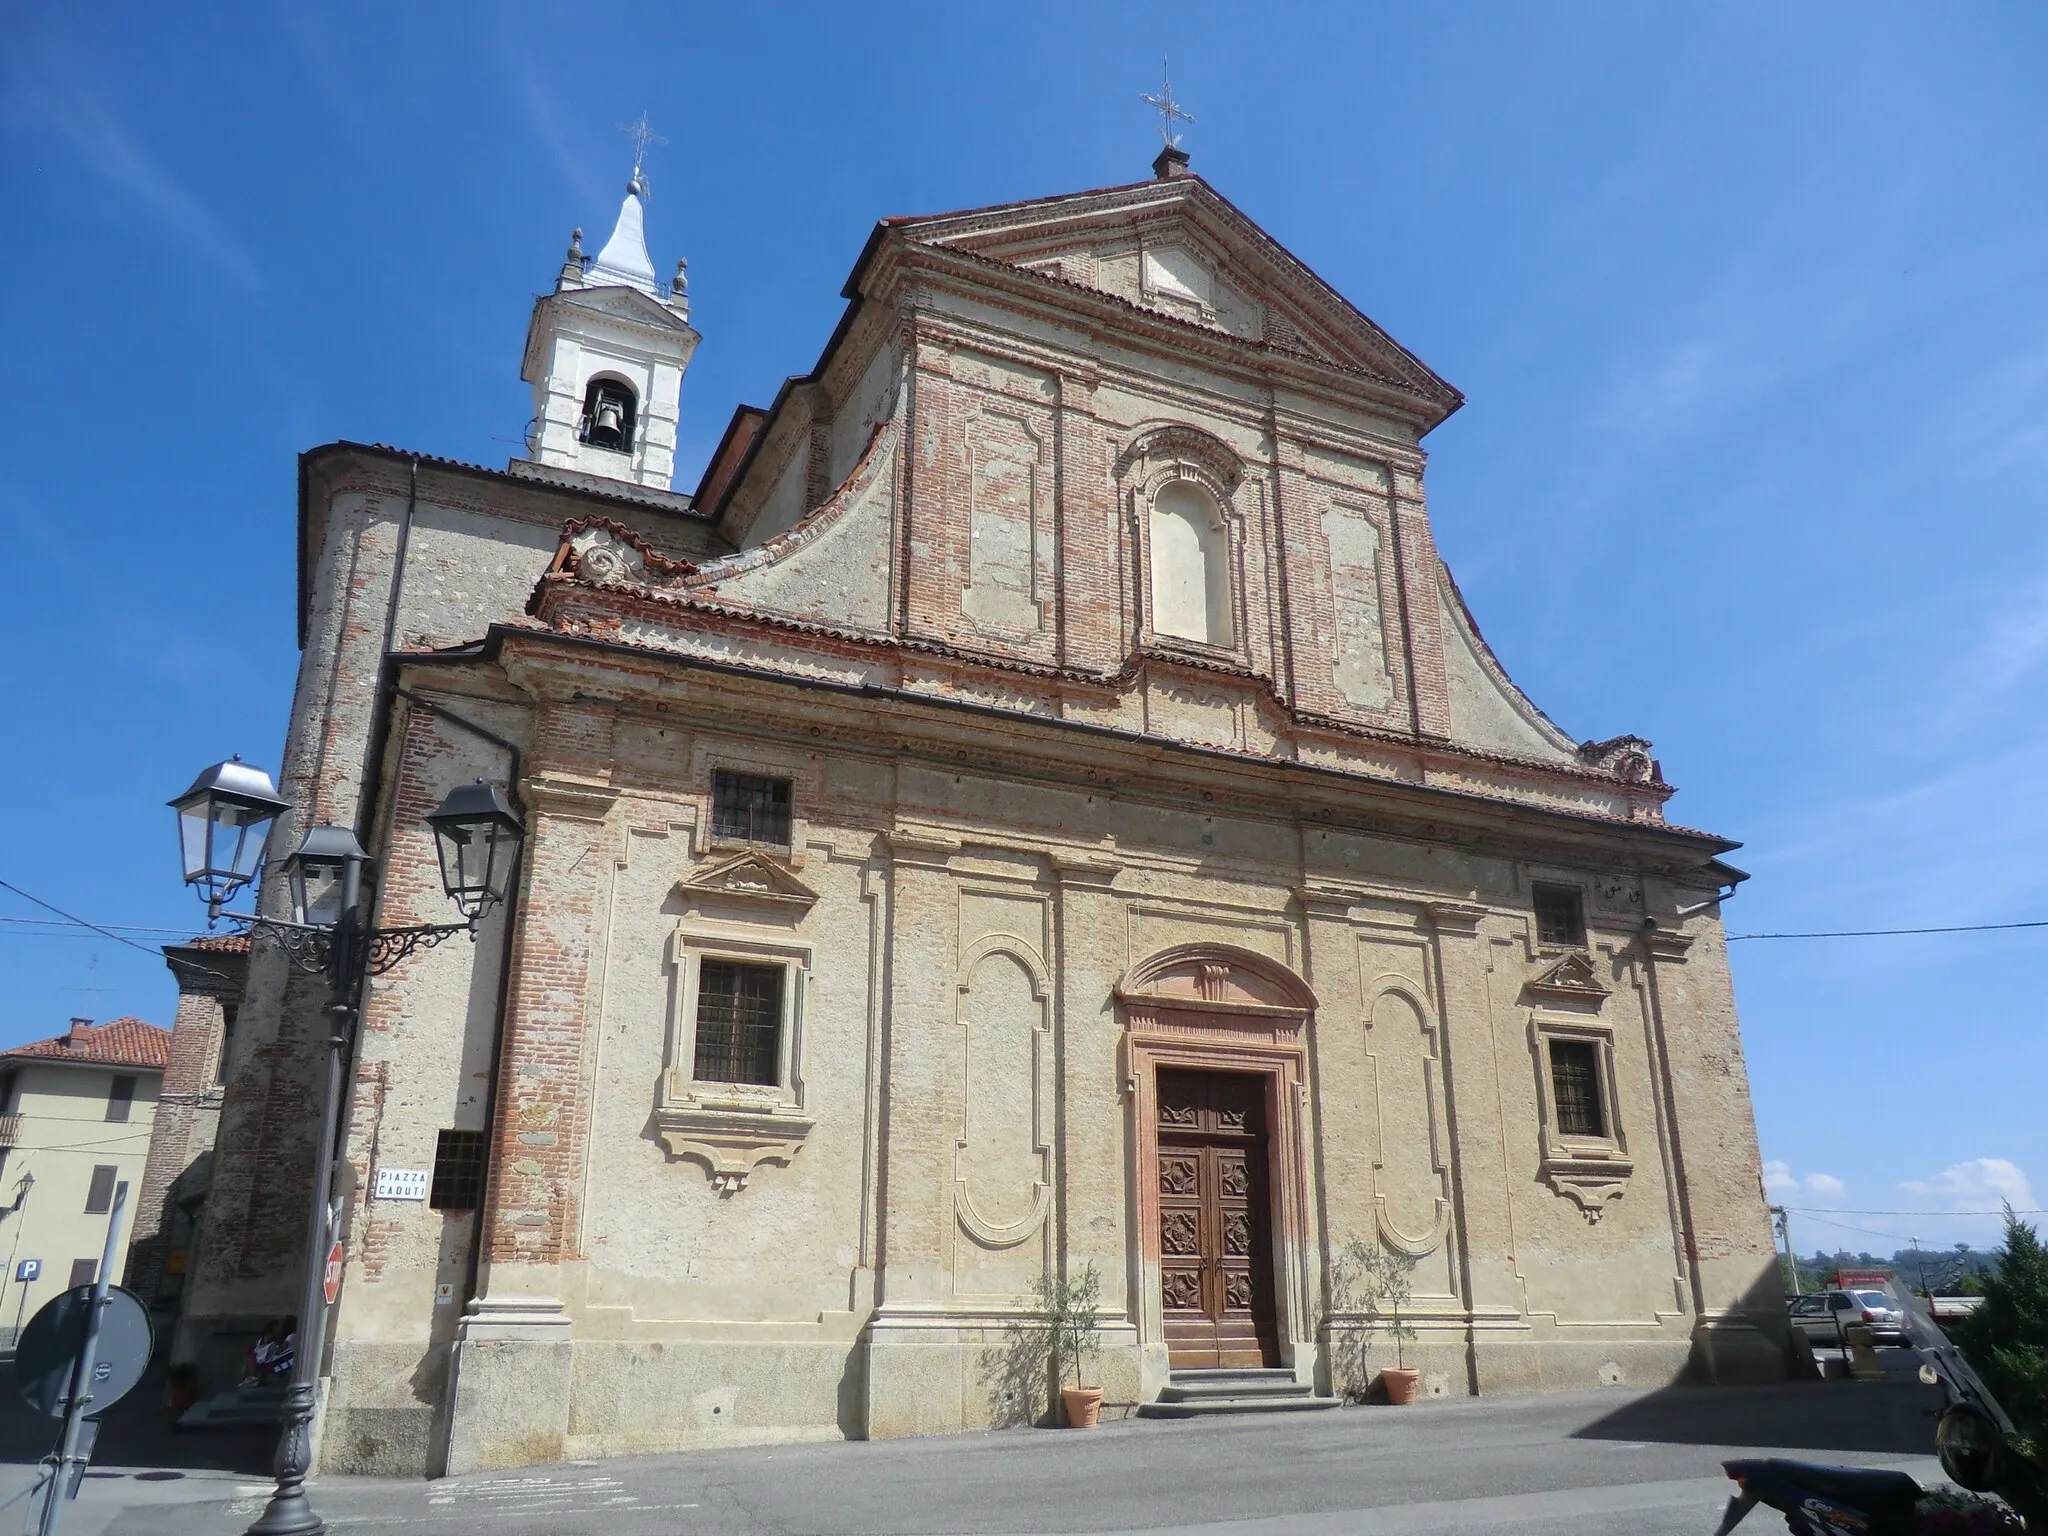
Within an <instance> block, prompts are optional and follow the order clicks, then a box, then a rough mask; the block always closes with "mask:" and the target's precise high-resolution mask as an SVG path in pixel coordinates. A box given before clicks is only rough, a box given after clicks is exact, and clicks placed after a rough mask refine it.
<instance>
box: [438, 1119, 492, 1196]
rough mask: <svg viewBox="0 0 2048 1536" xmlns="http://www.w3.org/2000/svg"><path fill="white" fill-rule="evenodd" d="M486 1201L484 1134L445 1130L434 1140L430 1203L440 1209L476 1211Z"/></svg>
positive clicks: (480, 1132)
mask: <svg viewBox="0 0 2048 1536" xmlns="http://www.w3.org/2000/svg"><path fill="white" fill-rule="evenodd" d="M483 1203H484V1133H483V1132H482V1131H443V1132H441V1134H440V1136H439V1138H438V1139H437V1140H436V1141H435V1143H434V1182H433V1184H432V1185H431V1186H430V1187H429V1189H428V1192H427V1204H428V1205H430V1206H432V1207H433V1208H434V1209H435V1210H437V1211H473V1210H475V1209H477V1208H478V1207H479V1206H481V1205H482V1204H483Z"/></svg>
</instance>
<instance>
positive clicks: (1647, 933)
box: [1638, 928, 1693, 965]
mask: <svg viewBox="0 0 2048 1536" xmlns="http://www.w3.org/2000/svg"><path fill="white" fill-rule="evenodd" d="M1638 937H1639V940H1640V942H1641V944H1642V946H1643V953H1644V954H1646V955H1648V956H1649V957H1650V958H1651V959H1652V960H1658V961H1662V962H1663V963H1664V964H1666V965H1683V964H1685V957H1686V952H1687V951H1688V950H1690V949H1691V948H1692V943H1693V941H1692V935H1691V934H1689V933H1680V932H1678V931H1677V930H1676V929H1675V928H1645V929H1644V930H1643V931H1642V933H1641V934H1640V935H1639V936H1638Z"/></svg>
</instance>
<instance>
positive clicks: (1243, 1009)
mask: <svg viewBox="0 0 2048 1536" xmlns="http://www.w3.org/2000/svg"><path fill="white" fill-rule="evenodd" d="M1116 997H1117V1003H1118V1006H1119V1008H1120V1010H1121V1012H1122V1014H1123V1019H1124V1074H1125V1085H1126V1087H1127V1089H1128V1090H1129V1094H1128V1096H1129V1101H1130V1104H1131V1145H1132V1149H1133V1153H1134V1156H1133V1163H1134V1168H1133V1173H1134V1177H1133V1180H1132V1184H1133V1187H1134V1194H1135V1197H1136V1198H1135V1199H1134V1201H1133V1206H1134V1209H1133V1212H1132V1220H1133V1223H1134V1225H1135V1227H1136V1229H1137V1234H1138V1242H1137V1268H1138V1274H1137V1276H1136V1277H1135V1282H1136V1283H1135V1285H1134V1289H1135V1291H1136V1294H1137V1299H1138V1307H1137V1324H1138V1340H1139V1344H1140V1346H1141V1347H1142V1348H1143V1350H1144V1352H1145V1356H1146V1369H1145V1372H1144V1375H1145V1388H1146V1393H1145V1395H1146V1396H1148V1397H1149V1396H1151V1395H1153V1393H1154V1391H1155V1390H1156V1388H1157V1387H1158V1386H1163V1385H1164V1384H1165V1380H1166V1376H1167V1371H1168V1366H1167V1359H1166V1321H1165V1309H1164V1307H1163V1305H1162V1303H1161V1300H1160V1259H1161V1255H1160V1251H1159V1070H1160V1068H1162V1067H1166V1068H1181V1069H1185V1070H1191V1071H1197V1072H1231V1073H1236V1074H1239V1075H1242V1076H1251V1077H1258V1078H1262V1079H1263V1080H1264V1082H1265V1091H1266V1124H1267V1138H1268V1142H1267V1151H1266V1155H1267V1162H1268V1169H1269V1176H1268V1184H1269V1193H1270V1197H1271V1200H1272V1206H1273V1209H1272V1234H1273V1270H1274V1273H1273V1283H1274V1296H1275V1300H1276V1302H1277V1308H1276V1310H1277V1312H1278V1316H1277V1318H1276V1319H1275V1322H1276V1324H1277V1327H1278V1332H1279V1342H1280V1357H1281V1363H1282V1364H1283V1365H1286V1366H1289V1367H1291V1368H1292V1369H1293V1370H1294V1371H1295V1374H1296V1376H1297V1378H1300V1379H1308V1376H1309V1375H1311V1374H1312V1373H1313V1370H1314V1364H1315V1361H1314V1349H1313V1342H1314V1339H1315V1328H1316V1318H1315V1315H1314V1310H1313V1306H1312V1300H1311V1298H1312V1295H1313V1291H1312V1284H1313V1277H1312V1275H1311V1274H1310V1261H1311V1259H1312V1256H1313V1254H1314V1249H1315V1245H1314V1242H1313V1235H1312V1233H1311V1230H1310V1214H1309V1213H1310V1209H1311V1207H1310V1203H1309V1192H1308V1166H1307V1157H1306V1149H1307V1112H1306V1102H1305V1101H1306V1093H1305V1084H1306V1083H1307V1073H1308V1044H1307V1039H1306V1035H1307V1025H1308V1022H1309V1020H1310V1019H1311V1018H1312V1017H1313V1016H1314V1013H1315V1008H1316V996H1315V993H1314V991H1313V990H1312V989H1311V988H1310V987H1309V985H1308V983H1307V982H1305V981H1303V980H1302V979H1301V977H1299V976H1297V975H1296V974H1295V973H1294V972H1293V971H1291V970H1289V969H1288V968H1287V967H1286V966H1284V965H1282V964H1280V963H1279V962H1278V961H1275V960H1272V959H1269V958H1268V957H1266V956H1264V955H1259V954H1254V953H1253V952H1252V951H1250V950H1244V949H1238V948H1236V947H1235V946H1233V945H1227V944H1182V945H1176V946H1174V947H1173V948H1171V949H1165V950H1161V951H1160V952H1159V953H1157V954H1155V955H1153V956H1151V957H1150V958H1149V959H1146V960H1142V961H1140V962H1139V963H1138V964H1137V965H1135V966H1133V967H1132V968H1131V969H1130V971H1129V972H1128V973H1127V974H1126V975H1125V976H1124V978H1123V980H1122V981H1121V982H1120V983H1119V984H1118V986H1117V989H1116ZM1303 1346H1309V1347H1307V1348H1304V1347H1303Z"/></svg>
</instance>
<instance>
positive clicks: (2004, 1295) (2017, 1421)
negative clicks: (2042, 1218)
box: [1955, 1205, 2048, 1446]
mask: <svg viewBox="0 0 2048 1536" xmlns="http://www.w3.org/2000/svg"><path fill="white" fill-rule="evenodd" d="M1983 1284H1984V1305H1982V1306H1981V1307H1979V1308H1978V1309H1977V1310H1976V1311H1975V1312H1974V1313H1972V1314H1971V1315H1970V1316H1969V1317H1966V1318H1963V1319H1962V1320H1961V1321H1959V1322H1958V1323H1957V1324H1956V1327H1955V1336H1956V1342H1957V1343H1958V1344H1960V1345H1961V1346H1962V1348H1963V1352H1964V1353H1965V1354H1967V1355H1968V1356H1969V1357H1970V1363H1971V1364H1972V1365H1974V1366H1976V1368H1977V1371H1978V1374H1979V1375H1981V1376H1982V1377H1983V1378H1984V1384H1985V1385H1986V1386H1988V1387H1989V1388H1990V1389H1991V1391H1992V1394H1993V1395H1994V1396H1995V1397H1997V1399H1998V1401H1999V1402H2000V1404H2002V1405H2003V1406H2004V1408H2005V1411H2006V1412H2007V1413H2008V1414H2010V1415H2011V1416H2012V1421H2013V1424H2014V1426H2015V1427H2016V1428H2017V1429H2018V1430H2019V1432H2020V1434H2021V1435H2023V1436H2024V1437H2025V1438H2026V1439H2028V1440H2030V1441H2032V1442H2033V1444H2035V1445H2036V1446H2039V1445H2042V1444H2044V1443H2048V1248H2043V1247H2042V1245H2041V1237H2040V1234H2039V1233H2037V1232H2036V1231H2035V1230H2034V1229H2033V1228H2032V1227H2030V1226H2028V1225H2027V1224H2026V1223H2025V1222H2023V1221H2021V1220H2020V1219H2019V1217H2017V1216H2015V1215H2014V1214H2013V1210H2012V1207H2011V1206H2010V1205H2008V1206H2007V1207H2006V1208H2005V1245H2004V1246H2003V1247H2002V1248H2000V1249H1999V1250H1998V1264H1997V1267H1996V1268H1995V1269H1994V1270H1992V1272H1991V1273H1989V1274H1987V1275H1985V1276H1984V1281H1983Z"/></svg>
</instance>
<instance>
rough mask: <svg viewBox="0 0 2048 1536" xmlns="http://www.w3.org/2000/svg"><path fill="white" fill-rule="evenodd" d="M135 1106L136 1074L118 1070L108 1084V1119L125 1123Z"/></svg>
mask: <svg viewBox="0 0 2048 1536" xmlns="http://www.w3.org/2000/svg"><path fill="white" fill-rule="evenodd" d="M134 1107H135V1074H134V1073H132V1072H116V1073H115V1074H114V1080H113V1081H112V1082H111V1083H109V1084H107V1119H108V1120H110V1121H119V1122H122V1123H125V1122H126V1121H127V1119H128V1112H129V1111H130V1110H131V1109H133V1108H134Z"/></svg>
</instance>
